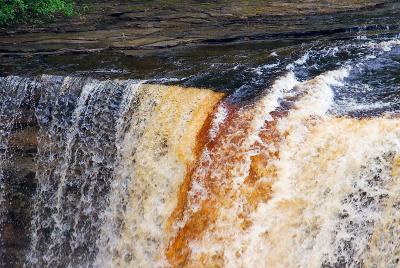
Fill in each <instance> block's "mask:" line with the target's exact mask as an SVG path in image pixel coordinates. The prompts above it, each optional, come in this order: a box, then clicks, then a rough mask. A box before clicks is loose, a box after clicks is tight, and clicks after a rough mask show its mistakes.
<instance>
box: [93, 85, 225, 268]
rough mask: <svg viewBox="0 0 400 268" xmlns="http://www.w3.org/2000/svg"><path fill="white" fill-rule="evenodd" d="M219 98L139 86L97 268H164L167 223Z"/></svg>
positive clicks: (191, 90)
mask: <svg viewBox="0 0 400 268" xmlns="http://www.w3.org/2000/svg"><path fill="white" fill-rule="evenodd" d="M222 97H223V95H222V94H219V93H214V92H212V91H209V90H200V89H194V88H180V87H172V86H171V87H167V86H157V85H142V86H141V87H140V90H138V92H137V94H136V95H135V96H134V98H133V99H132V104H131V105H132V106H131V109H132V111H131V112H130V121H129V125H128V128H127V132H126V133H125V136H124V138H123V139H122V140H121V143H120V144H119V148H120V151H119V157H120V163H119V165H118V166H117V170H116V178H115V180H114V182H113V187H112V192H111V194H110V208H109V209H108V210H107V211H106V213H105V214H106V218H107V221H106V224H105V225H104V226H103V228H102V237H101V239H100V241H99V247H100V252H99V255H98V256H97V260H96V263H95V265H96V266H98V267H154V266H156V265H166V264H167V263H166V260H165V259H164V254H163V251H164V249H165V248H166V247H167V243H168V241H169V239H170V237H169V233H168V232H166V227H167V219H168V217H169V215H170V213H172V211H173V208H174V207H175V206H176V204H177V202H178V201H177V191H178V189H179V185H180V184H181V183H182V182H183V178H184V174H185V173H186V172H187V169H188V168H190V167H191V165H192V162H193V161H194V159H195V154H196V152H195V151H196V137H197V135H199V132H200V130H201V128H202V126H203V124H204V122H205V121H207V119H208V118H209V116H211V115H212V113H213V110H214V106H215V105H216V104H217V102H218V101H219V100H220V99H221V98H222Z"/></svg>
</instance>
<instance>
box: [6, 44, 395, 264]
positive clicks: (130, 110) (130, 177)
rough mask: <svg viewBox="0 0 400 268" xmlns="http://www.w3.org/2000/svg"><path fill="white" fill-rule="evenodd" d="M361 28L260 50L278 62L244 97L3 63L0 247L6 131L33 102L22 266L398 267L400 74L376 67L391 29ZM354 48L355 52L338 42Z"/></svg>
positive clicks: (388, 54) (389, 47)
mask: <svg viewBox="0 0 400 268" xmlns="http://www.w3.org/2000/svg"><path fill="white" fill-rule="evenodd" d="M360 42H361V45H360V43H358V45H352V44H350V45H349V44H343V45H341V46H334V47H330V48H324V49H316V48H314V49H311V50H307V51H306V52H305V53H304V54H303V55H299V57H298V58H297V59H294V60H293V61H292V62H290V63H288V64H281V63H279V66H278V65H270V66H267V67H268V69H271V68H282V74H281V75H280V76H279V77H278V78H277V79H275V80H274V82H273V83H271V85H270V86H268V87H266V88H265V89H264V90H263V91H260V92H258V95H257V97H254V98H253V99H243V98H241V96H242V95H241V94H242V93H243V92H241V89H239V90H238V91H236V92H234V93H232V94H230V95H225V94H222V93H217V92H213V91H211V90H206V89H197V88H182V87H178V86H161V85H154V84H146V83H145V82H144V81H135V80H104V81H99V80H95V79H92V78H79V77H59V76H41V77H37V78H21V77H16V76H12V77H4V78H0V94H1V95H0V97H1V100H2V103H1V106H0V109H1V110H0V118H1V122H0V126H1V129H0V134H1V135H0V138H1V140H0V146H1V148H0V149H1V151H0V160H1V161H0V186H1V188H0V204H1V207H0V209H1V210H0V228H1V235H2V236H1V237H0V242H1V243H3V244H0V246H1V248H2V249H3V248H5V249H4V250H2V252H1V254H2V259H3V258H4V257H3V256H4V255H7V254H9V253H8V252H7V248H6V247H5V246H4V245H5V244H4V243H5V241H6V238H3V237H4V235H3V234H7V232H6V231H4V230H5V229H6V228H5V227H7V221H8V219H9V218H10V216H9V214H10V213H9V212H8V211H7V209H8V205H7V198H8V197H7V196H8V195H9V194H8V188H7V187H9V185H10V183H9V181H10V180H12V178H9V177H10V176H6V175H5V173H6V171H7V170H8V169H9V167H10V165H15V161H14V162H12V161H11V158H12V155H13V150H14V149H13V148H12V147H10V146H9V145H10V141H13V139H14V135H15V134H16V133H19V132H20V131H21V128H22V129H23V128H25V127H26V126H23V124H22V123H21V122H22V118H23V117H24V116H26V114H24V107H25V106H29V105H30V106H32V107H33V109H32V110H30V111H32V116H33V117H34V118H35V120H33V121H32V122H35V124H36V125H35V127H36V128H37V129H38V133H37V134H36V135H37V152H36V155H35V168H36V170H35V172H36V175H35V178H34V179H35V180H36V182H37V186H36V194H35V195H34V196H33V198H32V208H33V211H32V215H31V218H32V219H31V223H30V229H29V230H30V231H29V240H30V241H29V245H26V247H25V252H26V259H25V260H24V262H25V266H26V267H182V266H187V267H210V266H218V267H222V266H224V267H258V266H262V267H263V266H266V267H360V266H366V267H375V266H379V267H381V266H383V267H396V266H397V265H398V262H399V259H400V256H399V252H400V251H399V249H400V240H399V239H398V238H397V235H396V234H397V233H398V229H399V228H398V223H399V221H400V218H399V217H400V215H399V213H398V202H399V200H398V199H399V194H400V188H399V185H400V184H399V179H400V120H399V117H398V111H399V107H398V96H397V94H396V93H398V89H399V88H398V84H396V83H397V82H396V81H398V80H396V79H397V78H396V77H395V74H396V72H395V71H393V70H392V73H391V74H392V75H393V76H394V77H392V78H391V79H387V80H385V81H382V83H384V84H385V85H386V87H385V88H381V87H380V84H377V83H376V80H377V79H379V77H380V76H382V77H383V78H382V79H386V78H387V77H386V75H387V73H386V72H385V70H386V71H387V69H388V68H389V67H390V66H392V67H393V66H394V67H393V68H398V64H396V62H397V63H398V58H397V57H398V55H399V53H400V51H399V45H400V42H399V41H398V39H396V38H395V39H392V40H383V41H382V40H379V41H371V40H364V39H363V40H362V41H360ZM349 51H350V52H351V53H353V52H357V53H354V54H356V55H357V56H354V57H352V58H346V57H344V56H343V55H342V57H338V55H340V54H341V53H343V54H348V53H350V52H349ZM351 53H350V54H351ZM273 57H274V58H278V57H279V56H278V54H276V53H275V54H274V55H273ZM326 58H334V59H336V60H337V61H336V62H335V64H332V62H329V63H327V62H325V60H326ZM343 58H344V59H345V60H342V59H343ZM280 60H281V61H282V63H283V62H285V61H284V60H283V59H280ZM286 63H287V62H286ZM262 66H264V67H262V68H261V69H263V68H264V69H266V68H267V67H266V65H265V64H264V65H262ZM388 66H389V67H388ZM314 68H316V69H318V70H320V71H319V72H316V71H315V70H313V69H314ZM264 69H263V70H264ZM305 70H307V72H306V71H305ZM397 70H398V69H397ZM374 74H375V75H377V76H378V78H375V79H373V80H372V79H371V80H368V79H366V77H367V78H371V77H372V76H374ZM246 94H247V93H246ZM246 96H247V95H246ZM376 100H379V102H377V101H376ZM32 107H31V108H32ZM32 122H31V123H30V124H34V123H32ZM11 149H13V150H11ZM7 239H9V238H7ZM0 265H2V264H0Z"/></svg>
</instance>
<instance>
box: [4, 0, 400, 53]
mask: <svg viewBox="0 0 400 268" xmlns="http://www.w3.org/2000/svg"><path fill="white" fill-rule="evenodd" d="M398 9H399V5H398V3H396V1H378V0H373V1H359V0H351V1H343V0H339V1H314V0H303V1H297V2H296V3H295V4H294V3H293V2H292V1H276V0H274V1H267V2H265V1H242V0H234V1H209V2H207V1H195V0H192V1H185V2H179V1H165V0H156V1H141V0H135V1H115V0H114V1H99V0H98V1H91V3H90V6H89V8H88V9H87V10H85V11H83V12H82V14H81V15H79V16H75V17H72V18H67V19H65V18H64V19H58V20H56V21H55V22H52V23H46V24H45V25H41V26H39V27H32V25H21V26H18V27H12V28H10V29H0V53H1V54H4V55H20V54H22V55H31V54H32V53H33V54H38V53H40V54H45V55H46V54H49V53H52V54H54V53H57V54H64V53H73V52H89V51H91V52H95V51H101V50H113V51H120V52H122V53H126V54H133V53H136V51H137V50H139V51H141V52H139V53H142V52H143V50H152V49H160V48H170V47H181V46H193V45H196V46H198V45H204V44H222V43H232V42H237V41H246V40H247V41H248V40H265V39H271V38H274V37H285V38H287V37H289V36H302V35H303V36H307V35H318V34H321V33H323V34H333V33H337V32H346V31H354V30H356V28H357V27H371V28H374V29H380V28H382V27H383V28H384V27H385V26H386V25H381V23H382V21H381V20H380V19H379V16H380V15H382V14H386V15H388V16H391V15H393V16H394V18H396V16H398ZM363 18H367V19H365V20H363ZM327 21H329V23H326V22H327ZM395 24H396V23H395ZM396 25H397V24H396ZM15 44H18V46H15ZM1 54H0V55H1Z"/></svg>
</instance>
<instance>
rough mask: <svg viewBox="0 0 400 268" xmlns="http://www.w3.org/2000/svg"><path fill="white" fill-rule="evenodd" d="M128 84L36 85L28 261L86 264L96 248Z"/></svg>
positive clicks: (73, 82)
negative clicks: (35, 150)
mask: <svg viewBox="0 0 400 268" xmlns="http://www.w3.org/2000/svg"><path fill="white" fill-rule="evenodd" d="M53 79H54V77H44V78H43V83H44V84H45V83H47V82H49V81H48V80H53ZM46 80H47V81H46ZM50 82H51V81H50ZM135 84H136V83H135V82H132V81H103V82H100V81H96V80H90V79H81V78H70V77H67V78H65V79H63V80H62V81H61V83H60V87H59V88H58V89H57V90H55V91H53V90H52V88H51V87H50V88H49V87H45V86H44V87H42V90H43V92H41V96H42V97H41V99H40V101H39V103H38V105H37V108H36V114H37V118H38V124H39V126H40V133H39V148H38V160H37V161H38V169H37V170H38V171H37V180H38V189H37V194H36V198H35V210H34V219H33V222H32V242H31V251H30V256H29V260H28V264H27V265H28V266H29V265H31V266H36V267H42V266H51V267H57V266H63V267H80V266H88V265H90V263H91V262H92V261H93V259H94V257H95V256H96V253H97V248H96V240H97V238H98V234H99V228H100V226H101V223H102V221H101V219H100V215H101V212H102V211H103V210H104V209H105V208H106V207H107V204H108V199H107V195H108V191H109V188H110V184H111V182H112V181H113V178H114V165H115V155H116V137H117V136H118V135H119V134H116V131H117V119H118V118H119V116H120V114H119V113H120V111H121V107H120V105H121V103H123V97H124V96H126V94H125V95H124V92H125V91H126V90H129V87H130V86H131V85H135ZM48 89H50V91H49V90H48Z"/></svg>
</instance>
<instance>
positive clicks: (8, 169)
mask: <svg viewBox="0 0 400 268" xmlns="http://www.w3.org/2000/svg"><path fill="white" fill-rule="evenodd" d="M34 85H35V82H34V81H32V80H30V79H27V78H20V77H12V76H11V77H6V78H0V266H2V267H5V266H10V265H13V264H18V265H21V263H20V262H21V260H22V259H23V256H21V252H20V253H19V254H17V250H16V249H15V248H16V247H19V246H20V243H25V244H26V243H28V239H26V236H28V233H27V232H28V230H27V229H28V226H26V225H25V222H24V220H25V219H26V218H29V217H24V216H22V215H21V213H20V210H21V209H22V210H23V209H25V208H24V207H21V206H24V201H26V200H24V198H23V197H21V198H19V196H21V193H19V192H18V191H21V190H22V189H21V187H20V184H21V181H23V178H20V177H21V176H19V175H20V174H23V173H24V172H25V170H24V164H25V162H24V161H23V160H24V157H23V156H22V155H23V152H22V153H21V152H20V151H21V149H22V148H16V146H15V142H13V141H15V139H18V138H19V137H18V136H19V135H20V134H21V131H20V130H21V129H23V128H25V127H26V125H27V124H28V121H29V120H30V119H32V118H29V115H27V113H26V111H25V110H26V106H27V105H26V104H27V102H29V101H30V100H31V93H32V88H33V87H34ZM11 147H13V148H11ZM25 206H26V204H25ZM26 209H28V208H26ZM28 221H29V220H28ZM20 237H22V239H19V238H20ZM18 240H20V241H18ZM22 247H23V246H22Z"/></svg>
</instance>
